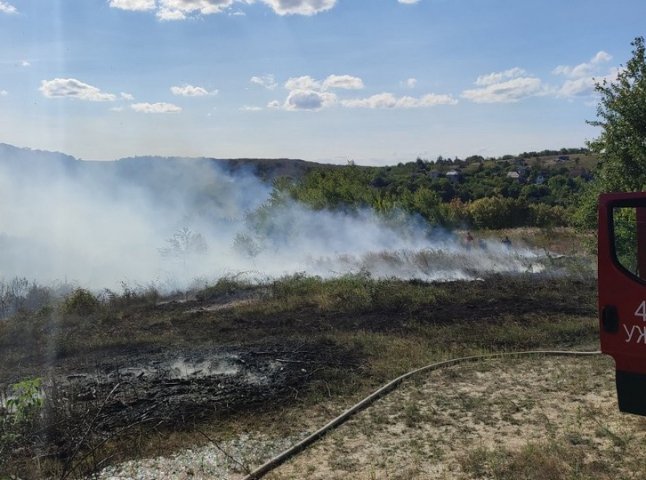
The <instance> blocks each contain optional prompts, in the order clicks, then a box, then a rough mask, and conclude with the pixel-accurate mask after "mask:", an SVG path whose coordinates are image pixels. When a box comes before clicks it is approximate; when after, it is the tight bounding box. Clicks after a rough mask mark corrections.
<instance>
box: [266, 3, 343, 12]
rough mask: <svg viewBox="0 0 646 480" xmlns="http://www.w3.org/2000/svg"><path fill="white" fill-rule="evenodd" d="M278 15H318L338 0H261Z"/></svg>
mask: <svg viewBox="0 0 646 480" xmlns="http://www.w3.org/2000/svg"><path fill="white" fill-rule="evenodd" d="M261 1H262V3H264V4H266V5H269V6H270V7H271V9H272V10H273V11H274V12H276V13H277V14H278V15H316V14H317V13H320V12H324V11H326V10H330V9H331V8H333V7H334V5H336V0H261Z"/></svg>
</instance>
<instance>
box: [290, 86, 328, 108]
mask: <svg viewBox="0 0 646 480" xmlns="http://www.w3.org/2000/svg"><path fill="white" fill-rule="evenodd" d="M335 103H336V95H335V94H333V93H329V92H317V91H315V90H292V91H291V92H289V95H288V96H287V99H286V100H285V104H284V105H283V108H284V109H285V110H292V111H294V110H314V111H316V110H320V109H322V108H325V107H329V106H332V105H334V104H335Z"/></svg>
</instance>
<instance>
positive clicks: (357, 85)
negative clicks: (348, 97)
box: [322, 75, 363, 90]
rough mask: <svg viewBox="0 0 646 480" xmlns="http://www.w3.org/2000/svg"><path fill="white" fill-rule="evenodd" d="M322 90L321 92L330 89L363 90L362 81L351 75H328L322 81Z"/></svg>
mask: <svg viewBox="0 0 646 480" xmlns="http://www.w3.org/2000/svg"><path fill="white" fill-rule="evenodd" d="M322 88H323V90H329V89H331V88H340V89H344V90H361V89H362V88H363V80H361V79H360V78H359V77H353V76H351V75H330V76H328V77H327V78H326V79H325V80H324V81H323V84H322Z"/></svg>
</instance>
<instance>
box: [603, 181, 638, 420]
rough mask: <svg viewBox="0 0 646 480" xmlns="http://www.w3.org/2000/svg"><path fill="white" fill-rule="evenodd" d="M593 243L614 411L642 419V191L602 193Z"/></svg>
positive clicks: (604, 345)
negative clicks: (613, 378) (614, 389)
mask: <svg viewBox="0 0 646 480" xmlns="http://www.w3.org/2000/svg"><path fill="white" fill-rule="evenodd" d="M598 240H599V241H598V263H599V265H598V267H599V268H598V288H599V327H600V332H601V333H600V336H601V351H602V352H603V353H606V354H608V355H611V356H612V357H613V358H614V359H615V365H616V382H617V397H618V400H619V409H620V410H621V411H623V412H629V413H635V414H638V415H646V192H638V193H609V194H602V195H601V196H600V197H599V232H598Z"/></svg>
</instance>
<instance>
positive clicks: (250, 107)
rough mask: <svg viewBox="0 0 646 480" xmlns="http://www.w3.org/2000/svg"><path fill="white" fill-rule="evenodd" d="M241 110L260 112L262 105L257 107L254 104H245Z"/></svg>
mask: <svg viewBox="0 0 646 480" xmlns="http://www.w3.org/2000/svg"><path fill="white" fill-rule="evenodd" d="M240 110H241V111H243V112H259V111H260V110H262V107H257V106H254V105H244V106H242V107H240Z"/></svg>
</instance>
